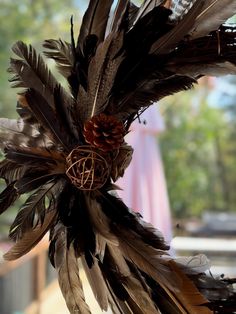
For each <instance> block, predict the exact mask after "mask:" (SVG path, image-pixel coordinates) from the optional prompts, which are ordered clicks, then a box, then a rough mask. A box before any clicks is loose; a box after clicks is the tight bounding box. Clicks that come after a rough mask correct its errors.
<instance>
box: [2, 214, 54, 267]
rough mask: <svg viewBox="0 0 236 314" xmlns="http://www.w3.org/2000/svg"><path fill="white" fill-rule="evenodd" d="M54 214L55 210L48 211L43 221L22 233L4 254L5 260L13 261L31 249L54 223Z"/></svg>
mask: <svg viewBox="0 0 236 314" xmlns="http://www.w3.org/2000/svg"><path fill="white" fill-rule="evenodd" d="M56 216H57V212H56V211H55V210H51V211H50V212H48V213H47V214H46V215H45V219H44V222H43V223H42V224H39V225H38V226H37V227H36V228H34V229H31V230H29V231H28V232H26V233H24V235H23V237H22V238H21V239H20V240H19V241H18V242H17V243H16V244H15V245H13V247H12V248H11V249H10V250H9V251H8V252H7V253H6V254H4V256H3V257H4V259H5V260H7V261H13V260H15V259H17V258H20V257H22V256H23V255H25V254H26V253H28V252H29V251H30V250H32V249H33V248H34V247H35V246H36V245H37V244H38V243H39V241H40V240H42V238H43V237H44V235H45V234H46V233H47V231H48V230H49V229H50V228H51V226H52V225H53V224H54V223H55V218H56Z"/></svg>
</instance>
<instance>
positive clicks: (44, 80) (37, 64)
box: [9, 41, 72, 108]
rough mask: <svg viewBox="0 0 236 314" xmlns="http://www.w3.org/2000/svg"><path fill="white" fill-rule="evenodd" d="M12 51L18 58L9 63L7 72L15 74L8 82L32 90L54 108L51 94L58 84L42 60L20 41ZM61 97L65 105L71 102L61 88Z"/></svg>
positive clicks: (31, 48) (32, 49) (30, 47)
mask: <svg viewBox="0 0 236 314" xmlns="http://www.w3.org/2000/svg"><path fill="white" fill-rule="evenodd" d="M12 50H13V52H14V53H15V54H16V55H17V56H18V57H19V58H20V59H13V58H12V59H11V62H10V68H9V72H11V73H13V74H15V76H14V77H13V78H12V79H11V80H10V81H11V82H12V83H13V87H23V88H34V89H35V90H37V91H38V93H39V94H41V95H42V96H43V97H45V98H46V99H47V101H48V103H49V104H50V106H51V107H52V108H54V96H53V92H54V88H55V87H56V86H57V85H58V82H57V81H56V79H55V78H54V76H53V75H52V73H51V72H50V71H49V69H48V67H47V65H46V64H45V62H44V60H43V58H42V57H41V56H40V55H38V54H37V52H36V51H35V49H34V48H33V47H32V46H31V45H29V47H27V45H26V44H24V43H23V42H21V41H18V42H16V43H15V45H14V46H13V47H12ZM61 97H62V99H64V101H66V102H67V104H69V103H71V101H72V98H71V97H70V96H69V95H68V94H67V92H66V91H65V90H64V89H63V88H61Z"/></svg>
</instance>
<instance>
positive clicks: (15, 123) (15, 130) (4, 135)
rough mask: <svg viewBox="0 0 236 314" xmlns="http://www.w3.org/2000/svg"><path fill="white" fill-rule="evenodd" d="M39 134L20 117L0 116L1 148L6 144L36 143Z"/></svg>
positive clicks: (28, 144) (29, 144)
mask: <svg viewBox="0 0 236 314" xmlns="http://www.w3.org/2000/svg"><path fill="white" fill-rule="evenodd" d="M39 135H40V133H39V131H38V130H37V129H36V128H35V127H34V126H32V125H29V124H27V123H25V122H24V121H23V120H22V119H18V120H16V119H7V118H0V139H1V143H0V147H1V148H3V147H5V146H6V145H8V144H11V145H24V146H31V145H32V144H33V143H35V142H37V143H38V137H39ZM40 137H41V138H42V137H43V136H40Z"/></svg>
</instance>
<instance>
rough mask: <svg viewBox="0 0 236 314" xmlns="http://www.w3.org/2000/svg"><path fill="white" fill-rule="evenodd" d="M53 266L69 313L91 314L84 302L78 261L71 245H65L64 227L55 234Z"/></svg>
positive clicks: (59, 228)
mask: <svg viewBox="0 0 236 314" xmlns="http://www.w3.org/2000/svg"><path fill="white" fill-rule="evenodd" d="M55 241H56V243H55V256H54V260H55V266H56V269H57V272H58V281H59V285H60V288H61V291H62V294H63V296H64V298H65V301H66V305H67V307H68V309H69V311H70V313H71V314H74V313H75V312H78V313H81V314H91V312H90V310H89V307H88V305H87V304H86V302H85V297H84V292H83V287H82V282H81V280H80V277H79V267H78V261H77V258H76V256H75V252H74V248H73V246H71V245H70V246H69V247H68V246H67V241H66V229H65V227H64V226H61V227H59V226H58V230H57V232H56V234H55Z"/></svg>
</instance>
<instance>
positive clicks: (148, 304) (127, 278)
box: [108, 245, 159, 314]
mask: <svg viewBox="0 0 236 314" xmlns="http://www.w3.org/2000/svg"><path fill="white" fill-rule="evenodd" d="M108 247H109V252H110V254H111V256H112V258H113V261H114V265H115V266H116V268H117V269H119V272H120V273H121V274H122V276H123V277H124V287H125V289H126V290H127V292H128V293H129V295H130V297H131V298H132V300H133V302H134V303H135V304H137V307H138V308H139V309H140V312H142V310H143V311H144V312H143V313H144V314H155V313H156V314H158V313H159V311H158V310H157V309H156V307H155V305H154V303H153V301H152V299H151V294H150V293H148V292H147V291H146V290H145V289H144V288H143V286H142V282H140V281H139V280H138V279H137V278H135V277H134V275H133V274H131V272H130V270H129V267H128V265H127V263H126V261H125V258H124V257H123V255H122V253H121V251H120V250H119V249H118V248H116V247H115V248H114V247H113V246H111V245H109V246H108Z"/></svg>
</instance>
